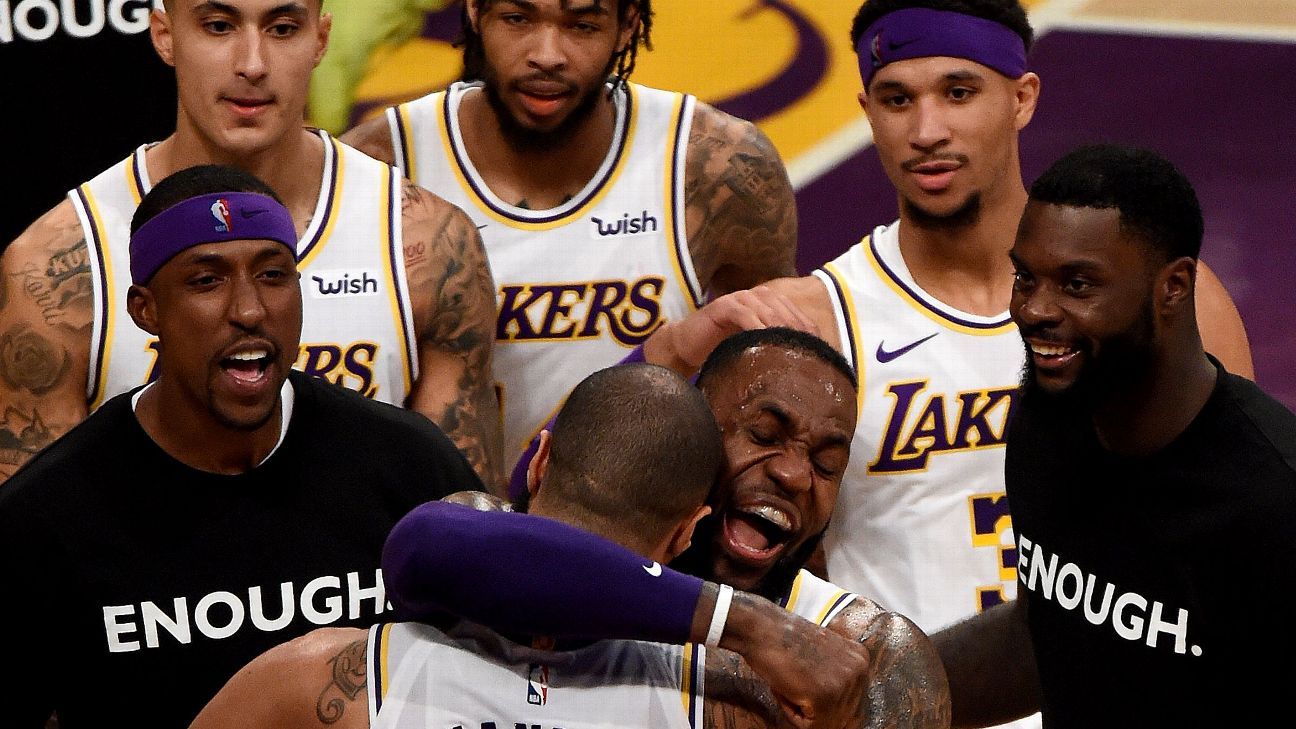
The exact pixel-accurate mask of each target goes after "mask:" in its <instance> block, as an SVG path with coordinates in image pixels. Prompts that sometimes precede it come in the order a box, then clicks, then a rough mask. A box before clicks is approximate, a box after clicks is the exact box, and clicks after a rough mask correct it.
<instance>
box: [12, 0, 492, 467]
mask: <svg viewBox="0 0 1296 729" xmlns="http://www.w3.org/2000/svg"><path fill="white" fill-rule="evenodd" d="M329 28H330V18H329V16H328V15H327V14H321V10H320V2H319V0H304V1H303V2H294V3H286V4H285V3H281V2H275V1H274V0H227V1H223V2H220V3H212V2H201V1H200V0H168V2H167V3H166V12H163V11H161V10H158V11H155V12H154V13H153V15H152V17H151V33H152V38H153V43H154V46H155V48H156V49H157V52H158V53H159V55H161V57H162V59H163V60H164V61H166V62H167V63H168V64H170V65H172V66H174V67H175V69H176V76H177V84H178V89H179V104H178V108H177V112H176V115H177V116H176V131H175V134H173V135H172V136H170V137H168V138H167V139H165V140H163V141H162V142H160V143H158V144H154V145H143V146H141V147H140V148H139V149H137V150H136V151H135V153H134V154H132V155H131V156H130V157H129V158H127V159H126V160H124V161H123V162H121V163H120V164H118V165H115V166H113V167H112V168H110V169H108V170H106V171H105V172H103V173H102V174H100V175H98V176H97V177H95V178H94V179H92V180H90V181H89V182H87V183H85V184H84V185H81V186H80V187H79V188H77V189H76V190H73V191H72V192H71V193H69V195H68V199H67V200H65V201H64V202H63V203H61V204H60V205H58V206H57V207H56V208H54V209H53V210H52V211H50V212H49V213H48V214H46V215H45V216H43V217H42V218H41V219H40V220H38V221H37V222H36V223H35V224H33V225H32V226H31V227H30V228H29V229H28V230H27V231H26V232H25V233H24V234H23V235H22V236H20V237H19V238H18V239H17V241H15V242H14V244H13V245H12V246H11V247H10V249H9V250H8V251H6V253H5V254H4V258H3V263H2V275H0V281H2V282H3V283H4V284H5V285H4V287H3V289H0V294H4V295H0V403H3V412H4V424H3V425H2V426H0V439H3V440H4V441H5V443H4V446H3V447H2V448H0V476H5V477H7V476H8V475H10V474H12V473H13V472H14V470H16V469H17V468H18V467H19V466H20V465H21V464H22V463H23V462H25V461H26V460H27V459H28V458H30V457H31V455H32V454H33V453H35V452H36V451H38V450H40V448H42V447H43V446H45V445H46V444H48V443H50V442H51V441H53V440H54V439H55V438H57V437H58V436H59V435H61V434H62V433H64V432H66V431H67V430H68V429H69V428H70V427H71V426H72V425H74V424H76V423H77V422H79V421H80V420H82V419H83V418H84V417H85V416H86V414H87V413H88V412H90V411H93V410H94V409H95V408H98V407H99V406H100V405H101V404H102V403H103V402H104V401H106V400H107V399H108V398H110V397H111V396H113V395H115V394H117V393H119V392H124V391H126V390H129V389H131V388H133V387H135V386H137V385H140V384H143V383H145V382H148V381H149V380H150V379H152V378H153V377H154V376H155V375H156V357H157V355H158V349H157V341H156V339H155V338H154V337H152V336H150V335H148V334H147V333H146V332H144V331H143V330H140V329H139V328H137V327H135V326H133V325H132V324H131V322H130V321H129V318H128V317H127V316H126V313H125V311H124V310H123V308H122V307H123V306H124V305H125V302H126V290H127V288H128V286H129V285H130V279H129V275H128V270H129V269H128V266H127V264H126V244H127V239H128V235H129V232H128V229H127V226H128V224H129V221H130V218H131V214H132V213H133V212H134V210H135V208H136V205H137V204H138V202H139V200H140V198H141V197H142V196H143V195H145V194H147V192H148V191H149V189H150V188H151V187H152V181H154V180H159V179H162V178H164V177H166V176H167V175H169V174H171V173H173V172H175V171H176V170H180V169H184V168H186V167H189V166H192V165H196V164H202V163H208V162H221V163H226V164H230V165H234V166H237V167H240V168H242V169H246V170H249V171H252V172H255V173H256V174H258V175H260V176H261V177H262V178H263V179H264V180H265V181H266V182H267V183H268V184H270V186H271V187H272V188H273V189H275V190H276V191H277V192H278V193H279V194H280V195H281V196H282V198H283V200H284V202H285V204H286V205H287V207H288V209H289V210H290V211H291V212H292V214H293V221H294V223H295V225H296V226H297V232H298V234H299V236H300V238H299V243H298V246H297V249H298V250H297V252H298V255H299V257H300V260H301V270H302V288H303V291H304V296H305V301H306V314H305V322H304V324H303V333H302V347H301V351H300V353H299V354H297V356H296V358H295V366H296V367H297V368H298V369H301V370H303V371H305V372H306V373H308V374H312V375H316V376H319V377H323V378H325V379H327V380H329V381H331V382H335V383H338V384H342V385H345V386H347V387H350V388H352V389H354V390H356V391H358V392H360V393H362V394H364V395H366V396H367V397H371V398H375V399H378V400H382V401H384V402H389V403H394V404H398V405H406V406H408V407H410V408H412V409H414V410H417V411H418V412H421V413H423V414H425V415H427V416H428V417H429V418H431V419H432V420H433V421H434V422H435V423H437V424H438V425H440V426H441V427H442V428H443V429H444V430H445V431H446V432H447V433H448V434H449V435H450V437H451V438H452V439H453V440H454V441H455V442H456V444H457V445H458V446H459V447H460V449H461V450H463V451H464V453H465V454H466V455H467V457H468V459H469V461H470V462H472V463H473V465H474V467H475V468H476V470H477V471H478V473H480V474H481V475H482V478H483V481H484V482H485V483H487V484H491V485H494V484H495V483H496V482H497V480H498V477H497V475H496V474H497V473H498V469H499V455H498V452H497V448H498V443H499V440H498V438H499V435H498V423H497V420H498V410H497V406H496V404H495V401H494V398H495V395H494V389H493V387H492V385H491V382H490V381H489V372H490V349H491V338H490V331H491V322H492V321H493V317H494V299H493V296H492V293H493V285H492V284H491V281H490V272H489V269H488V266H487V263H486V260H485V257H484V255H483V250H482V248H481V244H480V240H479V238H478V236H477V233H476V231H475V229H474V228H473V226H472V225H471V223H470V221H469V220H468V219H467V218H466V217H465V216H464V215H462V214H461V213H459V212H458V211H456V210H455V209H454V208H453V207H452V206H451V205H449V204H447V203H445V202H444V201H442V200H439V199H437V198H436V197H435V196H433V195H431V194H429V193H427V192H425V191H423V190H420V189H418V188H417V187H415V186H414V185H412V184H410V183H408V182H406V181H404V180H402V179H401V178H400V175H399V174H396V173H395V172H394V171H393V170H392V168H390V167H388V166H387V165H383V164H381V163H377V162H375V161H374V160H371V159H369V158H368V157H366V156H365V155H363V154H359V153H357V152H356V151H355V150H354V149H351V148H350V147H347V146H346V145H343V144H340V143H338V142H337V141H336V140H333V139H331V138H330V137H329V136H328V135H327V134H325V133H323V132H319V131H314V130H309V129H303V128H302V118H303V113H304V108H305V103H306V93H307V83H308V81H309V78H310V74H311V69H312V68H314V66H315V64H317V63H318V62H319V59H320V57H321V56H322V55H323V53H324V49H325V47H326V44H327V41H328V35H329Z"/></svg>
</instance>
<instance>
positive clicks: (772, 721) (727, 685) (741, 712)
mask: <svg viewBox="0 0 1296 729" xmlns="http://www.w3.org/2000/svg"><path fill="white" fill-rule="evenodd" d="M705 686H706V701H705V703H704V705H703V709H702V726H703V727H705V729H766V728H767V727H776V726H780V723H781V719H782V714H781V709H780V708H779V705H778V701H777V700H775V698H774V694H773V693H772V692H770V690H769V687H768V686H766V685H765V683H764V682H763V681H761V680H760V679H759V678H757V677H756V674H755V673H753V672H752V670H751V668H749V667H748V666H747V664H746V663H744V662H743V660H742V658H741V657H739V656H738V654H737V653H731V652H729V651H727V650H722V649H718V648H717V649H708V650H707V663H706V677H705Z"/></svg>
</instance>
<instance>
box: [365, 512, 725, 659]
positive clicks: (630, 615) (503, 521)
mask: <svg viewBox="0 0 1296 729" xmlns="http://www.w3.org/2000/svg"><path fill="white" fill-rule="evenodd" d="M382 570H383V582H384V584H385V585H386V587H387V598H388V599H389V600H391V603H392V605H393V606H394V607H395V609H396V614H397V616H398V617H400V618H401V619H403V620H419V619H430V618H432V617H435V616H438V615H444V614H446V613H449V614H452V615H457V616H459V617H461V618H465V619H467V620H471V621H473V622H476V623H481V624H482V625H485V626H486V627H488V628H491V629H493V630H496V631H499V632H502V633H515V634H516V633H526V634H530V635H549V636H553V637H555V638H621V639H633V640H648V641H655V642H660V643H675V644H682V643H686V642H688V640H689V635H690V632H691V630H692V626H693V613H694V611H696V610H697V602H698V598H699V597H700V596H701V594H702V586H703V584H704V583H703V582H702V580H700V579H698V578H696V577H691V576H689V575H685V574H682V573H680V572H676V571H674V570H671V569H669V568H666V567H662V566H661V565H658V564H656V563H654V562H651V561H650V560H648V559H646V558H644V557H641V556H639V555H637V554H635V553H634V552H631V551H630V550H628V549H626V548H624V547H622V546H620V545H618V544H616V543H614V542H610V541H608V540H606V539H603V538H601V537H596V536H594V535H593V534H590V533H588V532H585V531H582V530H580V529H577V528H576V527H572V526H568V525H566V524H563V523H561V522H557V521H553V520H552V519H545V518H543V517H539V516H532V515H528V514H514V513H511V512H501V511H476V510H474V509H470V508H468V507H466V506H460V505H458V504H447V503H442V502H438V501H434V502H430V503H427V504H423V505H422V506H419V507H418V508H416V509H414V510H413V511H411V512H410V513H409V514H407V515H406V516H405V517H404V518H403V519H401V520H400V521H399V522H398V523H397V524H396V526H395V528H393V529H392V532H391V534H390V535H389V536H388V537H387V543H386V545H385V546H384V547H383V556H382Z"/></svg>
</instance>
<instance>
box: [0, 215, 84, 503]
mask: <svg viewBox="0 0 1296 729" xmlns="http://www.w3.org/2000/svg"><path fill="white" fill-rule="evenodd" d="M93 299H94V294H93V284H92V282H91V278H90V263H89V258H88V253H87V249H86V241H85V237H84V235H83V233H82V230H81V223H80V222H79V221H78V220H77V216H76V212H75V211H74V210H73V208H72V204H71V203H70V202H67V201H64V202H62V203H60V204H59V205H58V207H55V208H54V209H53V210H51V211H50V212H48V213H46V214H45V215H43V216H41V218H40V219H39V220H37V221H36V222H35V223H33V224H32V226H31V227H30V228H28V229H27V230H26V231H25V232H24V233H23V234H22V235H20V236H19V237H18V239H17V240H15V241H14V242H13V243H12V244H10V245H9V247H8V248H7V249H6V250H5V252H4V256H3V258H0V441H2V442H0V481H4V480H8V478H9V477H10V476H12V475H13V474H14V472H15V471H17V470H18V468H19V467H20V466H22V464H24V463H26V462H27V461H28V459H30V458H31V457H32V456H33V455H35V454H36V453H37V452H38V451H39V450H41V449H42V448H44V447H45V446H47V445H49V444H50V443H52V442H53V441H54V440H55V439H56V438H58V437H59V436H60V435H62V434H64V433H66V432H67V431H68V430H69V429H71V428H72V426H74V425H76V424H77V423H79V422H81V421H82V420H84V419H85V416H86V390H85V388H86V378H87V376H88V374H87V373H88V371H89V366H90V365H89V363H90V327H91V324H92V322H93V319H94V303H93Z"/></svg>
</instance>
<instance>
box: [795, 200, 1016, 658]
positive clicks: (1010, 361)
mask: <svg viewBox="0 0 1296 729" xmlns="http://www.w3.org/2000/svg"><path fill="white" fill-rule="evenodd" d="M898 228H899V223H893V224H892V225H890V226H882V227H879V228H877V229H876V230H875V231H873V235H872V236H870V237H868V238H865V239H864V241H863V242H861V243H860V244H859V245H857V246H854V247H852V248H851V249H850V250H848V251H847V252H846V253H844V254H843V255H842V256H841V257H839V258H838V259H837V260H835V261H833V262H831V263H828V264H826V265H825V266H824V267H823V268H822V269H820V270H818V271H815V275H816V276H818V277H819V278H820V279H821V280H822V281H823V283H824V285H825V286H826V287H827V289H828V293H829V298H831V299H832V300H833V301H834V309H835V311H836V315H837V321H838V327H839V334H840V336H841V342H842V349H843V353H844V354H845V355H846V356H847V358H848V359H850V361H851V364H852V365H854V367H855V369H856V372H857V374H858V376H859V381H860V388H859V394H860V406H859V420H858V424H857V425H856V428H855V437H854V440H853V441H852V442H851V458H850V463H849V465H848V466H847V471H846V476H845V478H844V479H843V481H842V488H841V495H840V496H839V497H838V501H837V509H836V511H835V512H834V514H833V518H832V522H831V524H830V525H829V527H828V534H827V537H826V539H825V549H826V551H827V555H828V574H829V576H830V577H831V578H832V579H833V581H835V582H837V583H839V584H841V585H843V586H845V587H847V588H849V589H851V590H854V591H855V592H858V593H859V594H861V595H867V596H869V597H870V598H872V599H873V600H875V601H877V602H878V603H879V604H880V605H882V606H883V607H884V608H886V609H888V610H894V611H896V612H899V613H901V614H903V615H905V616H907V617H909V618H910V619H912V620H913V621H914V622H915V623H917V624H918V626H919V627H920V628H922V629H923V630H924V631H926V632H928V633H931V632H933V631H935V630H938V629H940V628H942V627H944V626H946V625H949V624H950V623H952V622H954V621H956V620H958V619H961V618H964V617H967V616H969V615H972V614H975V613H977V612H979V611H980V610H982V609H984V608H986V607H990V606H991V605H994V604H997V603H998V602H1001V601H1004V600H1006V599H1011V598H1012V597H1013V596H1014V595H1015V588H1014V585H1015V581H1016V565H1017V552H1016V548H1015V547H1014V544H1015V542H1014V540H1013V535H1012V525H1011V521H1010V519H1009V516H1008V502H1007V498H1006V497H1005V495H1004V434H1005V429H1006V427H1007V420H1008V414H1009V410H1010V409H1011V407H1012V404H1013V402H1014V401H1015V399H1016V397H1017V395H1016V392H1017V385H1018V382H1019V380H1020V377H1021V370H1022V364H1023V361H1024V357H1025V348H1024V345H1023V344H1022V340H1021V337H1020V336H1019V335H1018V332H1017V328H1016V326H1015V325H1014V324H1013V323H1012V321H1011V320H1010V319H1009V318H1008V315H1007V313H1005V314H1003V315H1001V316H997V317H980V316H974V315H971V314H966V313H963V312H960V311H957V310H955V309H952V308H950V307H948V306H946V305H944V304H943V303H941V302H940V301H938V300H936V299H935V298H934V297H932V296H930V295H928V294H927V293H925V292H924V291H922V290H921V289H920V288H919V287H918V286H917V284H915V283H914V280H913V277H912V276H911V275H910V273H909V270H908V268H907V267H906V266H905V263H904V259H903V257H902V256H901V254H900V241H899V235H898V233H897V231H898Z"/></svg>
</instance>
